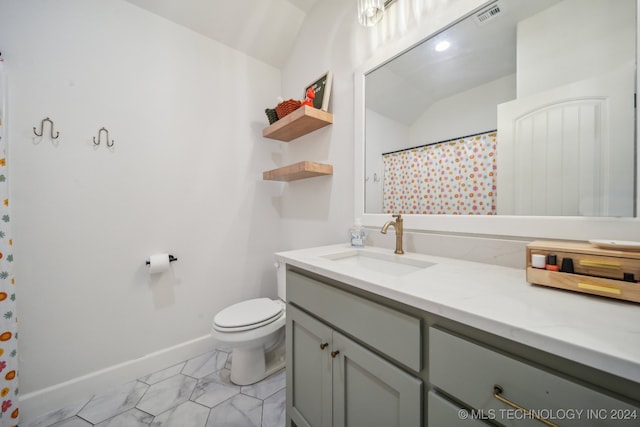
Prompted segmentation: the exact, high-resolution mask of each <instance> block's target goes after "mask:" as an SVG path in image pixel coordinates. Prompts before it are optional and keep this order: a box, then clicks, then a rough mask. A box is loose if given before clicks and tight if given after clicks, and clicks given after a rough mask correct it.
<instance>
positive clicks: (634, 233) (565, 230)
mask: <svg viewBox="0 0 640 427" xmlns="http://www.w3.org/2000/svg"><path fill="white" fill-rule="evenodd" d="M492 2H493V0H491V1H488V2H483V3H482V4H481V6H479V7H476V8H474V9H471V10H469V11H467V12H466V13H464V14H463V15H462V16H460V17H459V18H457V19H454V20H452V21H451V22H450V23H448V24H446V25H444V26H441V27H439V28H438V29H436V30H435V31H434V30H433V29H429V28H428V25H423V24H421V25H418V28H417V29H416V31H414V32H412V34H411V35H410V36H408V37H406V38H402V39H400V40H399V41H397V42H395V43H391V44H389V45H388V46H385V47H384V48H383V49H379V50H378V51H377V52H376V53H375V54H374V55H372V56H371V57H370V58H369V59H367V60H366V61H365V62H364V63H363V65H362V66H360V67H358V68H357V69H356V70H355V72H354V178H355V182H354V214H355V215H354V216H355V217H356V218H361V220H362V224H363V225H364V226H366V227H382V225H383V224H384V223H385V222H386V221H388V220H389V219H390V214H385V213H381V214H372V213H366V212H365V180H364V177H365V139H364V136H365V115H366V111H365V77H366V75H367V74H368V73H369V72H371V71H373V70H374V69H376V68H378V67H379V66H381V65H383V64H384V63H386V62H388V61H391V60H392V59H393V58H395V57H397V56H399V55H401V54H402V53H404V52H405V51H407V50H409V49H411V48H412V47H414V46H415V45H417V44H419V43H421V42H422V41H424V40H426V39H428V38H431V37H433V36H435V35H437V34H438V33H440V32H442V31H445V30H446V29H447V28H449V27H451V26H453V25H455V24H457V23H458V22H460V21H461V20H463V19H466V18H467V17H469V16H471V15H472V14H473V13H475V12H477V11H479V10H481V9H482V8H484V7H486V6H487V5H488V4H491V3H492ZM639 17H640V0H636V25H637V26H638V25H639V24H640V22H639ZM424 27H427V28H426V30H425V29H424ZM638 58H640V31H636V83H637V82H638V77H639V76H638V66H637V63H638ZM636 90H637V88H636ZM639 111H640V108H637V109H636V123H640V114H639V113H638V112H639ZM637 138H638V135H637V129H636V176H635V181H636V182H635V187H636V196H635V207H636V217H633V218H631V217H629V218H614V217H601V218H598V217H574V216H567V217H557V216H555V217H552V216H549V217H542V216H514V215H498V216H490V215H466V216H460V215H411V214H406V215H405V214H403V216H404V218H405V219H406V222H405V229H406V230H407V231H416V232H438V233H455V234H471V235H484V236H487V235H493V236H496V237H501V238H504V237H528V238H548V239H567V240H589V239H612V240H613V239H615V240H635V241H640V217H638V215H639V213H640V197H638V191H639V190H640V176H639V175H640V174H638V168H639V166H638V165H640V148H639V147H638V139H637Z"/></svg>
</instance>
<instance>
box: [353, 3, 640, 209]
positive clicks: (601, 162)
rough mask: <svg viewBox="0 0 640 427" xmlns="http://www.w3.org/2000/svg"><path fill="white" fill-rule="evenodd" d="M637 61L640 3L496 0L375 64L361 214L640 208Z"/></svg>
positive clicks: (369, 81) (368, 89)
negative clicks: (638, 203)
mask: <svg viewBox="0 0 640 427" xmlns="http://www.w3.org/2000/svg"><path fill="white" fill-rule="evenodd" d="M635 67H636V0H616V1H615V2H611V1H608V0H536V1H530V0H499V1H497V2H494V3H492V4H490V5H488V6H487V7H486V8H483V9H482V10H480V11H479V12H478V13H474V14H473V15H472V16H470V17H468V18H466V19H464V20H462V21H460V22H459V23H457V24H455V25H454V26H452V27H450V28H448V29H447V30H446V31H444V32H441V33H439V34H437V35H435V36H433V37H432V38H430V39H428V40H426V41H424V42H423V43H421V44H419V45H418V46H416V47H414V48H413V49H411V50H409V51H407V52H405V53H404V54H402V55H400V56H398V57H396V58H395V59H393V60H391V61H390V62H387V63H386V64H384V65H382V66H380V67H378V68H376V69H375V70H373V71H371V72H370V73H368V74H367V75H366V78H365V85H366V86H365V108H366V111H365V176H364V177H363V179H364V180H365V212H366V213H398V212H401V213H405V214H465V215H467V214H486V215H495V214H499V215H535V216H606V217H610V216H617V217H633V216H635V194H636V188H635V184H634V183H635V167H636V165H635V120H634V117H635V114H636V113H635V75H636V69H635ZM373 177H380V178H381V179H378V180H376V179H373Z"/></svg>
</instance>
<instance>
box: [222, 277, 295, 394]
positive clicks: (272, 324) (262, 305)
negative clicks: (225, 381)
mask: <svg viewBox="0 0 640 427" xmlns="http://www.w3.org/2000/svg"><path fill="white" fill-rule="evenodd" d="M276 267H277V268H278V296H279V297H280V298H281V300H280V299H278V300H272V299H270V298H254V299H250V300H246V301H241V302H239V303H237V304H233V305H231V306H229V307H227V308H225V309H223V310H222V311H220V312H219V313H218V314H216V315H215V317H214V319H213V329H212V331H211V335H212V337H213V338H214V339H215V340H217V341H218V342H219V343H221V344H223V345H227V346H228V347H231V349H232V351H231V382H233V383H234V384H237V385H248V384H253V383H256V382H258V381H260V380H262V379H264V378H265V377H267V376H269V375H271V374H272V373H274V372H277V371H278V370H280V369H282V368H283V367H284V366H285V357H284V355H285V351H284V329H285V324H286V304H285V302H284V295H285V284H284V276H285V270H284V269H285V266H284V264H281V265H277V266H276Z"/></svg>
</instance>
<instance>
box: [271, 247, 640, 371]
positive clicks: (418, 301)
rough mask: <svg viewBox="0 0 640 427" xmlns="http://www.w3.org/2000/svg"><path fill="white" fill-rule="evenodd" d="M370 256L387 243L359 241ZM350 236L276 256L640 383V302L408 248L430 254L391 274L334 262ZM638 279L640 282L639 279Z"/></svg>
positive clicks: (408, 256) (410, 256)
mask: <svg viewBox="0 0 640 427" xmlns="http://www.w3.org/2000/svg"><path fill="white" fill-rule="evenodd" d="M361 250H362V251H366V252H367V253H369V254H371V255H372V256H377V255H384V256H387V257H389V256H392V257H393V256H399V255H393V253H392V251H390V250H388V249H381V248H374V247H368V248H365V249H361ZM345 251H353V249H352V248H349V247H348V245H346V244H340V245H331V246H322V247H317V248H310V249H301V250H294V251H288V252H279V253H276V254H275V257H276V260H277V261H279V262H282V263H286V264H289V265H293V266H296V267H299V268H302V269H305V270H307V271H311V272H314V273H317V274H320V275H323V276H326V277H329V278H331V279H334V280H338V281H340V282H343V283H346V284H348V285H350V286H353V287H355V288H359V289H363V290H366V291H369V292H372V293H375V294H377V295H380V296H383V297H386V298H390V299H393V300H395V301H398V302H401V303H404V304H407V305H409V306H413V307H416V308H419V309H422V310H424V311H427V312H430V313H434V314H437V315H439V316H442V317H445V318H448V319H451V320H454V321H457V322H460V323H463V324H466V325H469V326H472V327H475V328H478V329H482V330H484V331H487V332H490V333H492V334H495V335H498V336H501V337H504V338H508V339H510V340H513V341H516V342H519V343H522V344H526V345H529V346H532V347H535V348H538V349H541V350H543V351H547V352H549V353H553V354H556V355H558V356H561V357H564V358H567V359H570V360H574V361H576V362H579V363H582V364H584V365H587V366H590V367H593V368H596V369H599V370H602V371H605V372H608V373H611V374H614V375H618V376H621V377H623V378H627V379H630V380H633V381H636V382H639V383H640V305H638V304H635V303H630V302H626V301H618V300H614V299H609V298H602V297H596V296H591V295H586V294H580V293H576V292H568V291H561V290H558V289H553V288H548V287H543V286H537V285H531V284H529V283H527V281H526V278H525V271H524V270H523V269H516V268H507V267H501V266H495V265H490V264H482V263H477V262H469V261H461V260H457V259H451V258H442V257H437V256H431V255H422V254H413V253H407V254H405V255H400V256H402V257H403V258H405V260H407V261H410V260H415V261H416V262H431V263H434V265H433V266H430V267H427V268H424V269H421V270H418V271H416V272H412V273H408V274H404V275H400V276H391V275H386V274H384V273H380V272H376V271H371V270H367V269H364V268H358V267H355V266H353V265H351V264H350V263H342V262H336V261H335V260H331V259H330V258H331V256H332V255H335V254H339V253H342V252H345ZM638 286H640V284H639V285H638Z"/></svg>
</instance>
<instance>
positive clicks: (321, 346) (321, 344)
mask: <svg viewBox="0 0 640 427" xmlns="http://www.w3.org/2000/svg"><path fill="white" fill-rule="evenodd" d="M328 345H329V343H328V342H323V343H320V350H324V349H325V348H327V346H328Z"/></svg>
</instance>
